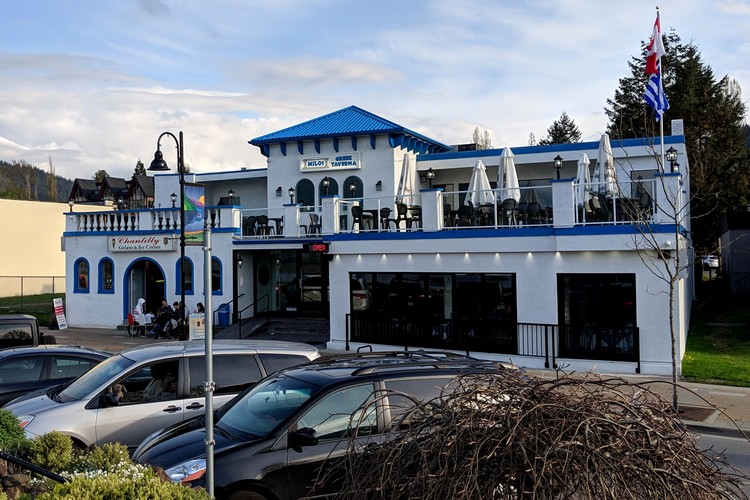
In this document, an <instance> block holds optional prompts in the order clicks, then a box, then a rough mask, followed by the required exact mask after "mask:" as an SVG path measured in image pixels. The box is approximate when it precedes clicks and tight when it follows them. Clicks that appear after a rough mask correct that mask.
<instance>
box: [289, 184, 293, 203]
mask: <svg viewBox="0 0 750 500" xmlns="http://www.w3.org/2000/svg"><path fill="white" fill-rule="evenodd" d="M289 203H291V204H292V205H294V188H293V187H292V188H289Z"/></svg>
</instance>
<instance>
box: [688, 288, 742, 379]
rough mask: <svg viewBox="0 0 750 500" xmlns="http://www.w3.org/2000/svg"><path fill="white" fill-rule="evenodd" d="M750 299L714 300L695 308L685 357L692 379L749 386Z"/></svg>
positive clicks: (717, 298) (724, 298)
mask: <svg viewBox="0 0 750 500" xmlns="http://www.w3.org/2000/svg"><path fill="white" fill-rule="evenodd" d="M747 299H748V298H747V297H741V298H738V299H734V300H733V299H729V298H727V297H725V296H718V294H712V299H709V300H708V301H706V302H703V303H698V304H696V305H695V306H694V307H693V318H692V322H691V325H690V333H689V334H688V339H687V349H686V351H685V357H684V358H683V360H682V377H683V378H684V379H686V380H690V381H691V382H703V383H709V384H710V383H714V384H724V385H735V386H742V387H750V306H748V303H747V302H748V300H747Z"/></svg>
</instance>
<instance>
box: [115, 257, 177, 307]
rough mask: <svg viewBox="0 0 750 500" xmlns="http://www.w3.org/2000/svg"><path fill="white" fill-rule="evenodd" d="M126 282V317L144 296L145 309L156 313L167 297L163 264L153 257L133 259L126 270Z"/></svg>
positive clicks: (124, 288)
mask: <svg viewBox="0 0 750 500" xmlns="http://www.w3.org/2000/svg"><path fill="white" fill-rule="evenodd" d="M123 276H124V278H125V283H124V284H123V290H126V292H125V294H124V304H123V310H124V311H125V314H124V317H126V318H127V316H128V313H129V312H131V311H132V310H133V307H135V305H136V304H137V303H138V299H140V298H141V297H143V298H144V299H145V300H146V304H145V306H144V310H145V311H147V312H152V313H155V312H156V311H157V310H158V309H159V307H160V306H161V301H162V299H165V298H167V286H166V281H165V279H164V271H163V270H162V268H161V266H160V265H159V264H158V263H157V262H156V261H155V260H152V259H149V258H145V257H144V258H141V259H138V260H135V261H133V262H132V263H131V264H130V266H128V268H127V269H126V270H125V274H124V275H123Z"/></svg>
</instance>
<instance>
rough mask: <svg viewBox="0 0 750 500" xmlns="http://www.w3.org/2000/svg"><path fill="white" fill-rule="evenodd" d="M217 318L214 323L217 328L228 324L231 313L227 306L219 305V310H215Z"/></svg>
mask: <svg viewBox="0 0 750 500" xmlns="http://www.w3.org/2000/svg"><path fill="white" fill-rule="evenodd" d="M217 314H218V317H217V318H216V323H217V324H218V326H221V327H227V326H229V323H230V320H229V319H230V315H231V311H230V310H229V304H221V305H220V306H219V309H217Z"/></svg>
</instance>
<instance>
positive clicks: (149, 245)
mask: <svg viewBox="0 0 750 500" xmlns="http://www.w3.org/2000/svg"><path fill="white" fill-rule="evenodd" d="M178 239H179V238H178V237H177V236H117V237H114V238H109V251H110V252H173V251H175V250H176V249H177V240H178Z"/></svg>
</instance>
